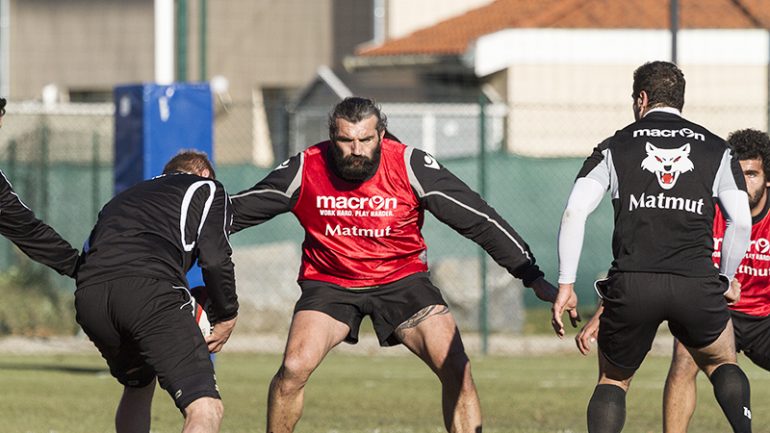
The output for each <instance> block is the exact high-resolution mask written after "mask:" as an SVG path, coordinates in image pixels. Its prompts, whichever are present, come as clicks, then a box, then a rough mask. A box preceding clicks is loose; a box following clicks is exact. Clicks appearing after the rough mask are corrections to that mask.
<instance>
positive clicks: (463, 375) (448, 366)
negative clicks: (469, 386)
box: [439, 351, 471, 384]
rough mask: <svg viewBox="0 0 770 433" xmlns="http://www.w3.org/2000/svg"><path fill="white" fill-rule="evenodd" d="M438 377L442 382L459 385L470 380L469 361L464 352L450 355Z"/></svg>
mask: <svg viewBox="0 0 770 433" xmlns="http://www.w3.org/2000/svg"><path fill="white" fill-rule="evenodd" d="M439 377H440V378H441V380H442V381H451V382H453V383H457V384H461V383H464V382H467V381H469V380H470V377H471V361H470V359H468V355H466V354H465V352H461V351H458V352H453V353H450V354H449V355H448V356H447V357H446V359H445V360H444V363H443V365H442V366H441V368H440V369H439Z"/></svg>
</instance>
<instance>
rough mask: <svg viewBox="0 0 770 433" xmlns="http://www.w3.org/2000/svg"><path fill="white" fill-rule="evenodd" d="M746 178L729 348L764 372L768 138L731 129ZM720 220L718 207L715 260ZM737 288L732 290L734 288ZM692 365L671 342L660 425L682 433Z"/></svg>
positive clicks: (769, 311) (688, 412) (690, 407)
mask: <svg viewBox="0 0 770 433" xmlns="http://www.w3.org/2000/svg"><path fill="white" fill-rule="evenodd" d="M727 141H728V143H729V144H730V146H731V147H732V148H733V150H734V152H735V154H736V155H737V157H738V160H739V161H740V164H741V169H742V170H743V176H744V177H745V178H746V189H747V190H748V193H749V206H750V207H751V217H752V224H753V225H752V228H751V244H750V246H749V250H748V251H747V253H746V256H745V257H744V258H743V261H742V262H741V265H740V267H739V268H738V272H737V273H736V274H735V279H736V280H738V282H739V283H740V289H738V288H737V287H734V288H733V292H734V295H733V299H738V296H739V297H740V299H739V300H738V301H737V302H734V303H733V304H732V305H731V306H730V315H731V317H732V321H733V327H734V330H735V349H736V350H737V351H738V352H743V353H744V354H745V355H746V356H747V357H748V358H749V359H751V360H752V361H753V362H754V364H756V365H758V366H760V367H762V368H764V369H765V370H768V371H770V252H769V251H768V249H769V248H770V241H768V239H770V216H768V209H770V200H768V192H767V189H768V187H770V138H768V135H767V134H766V133H764V132H760V131H756V130H753V129H743V130H739V131H735V132H733V133H732V134H730V136H729V137H728V138H727ZM724 230H725V222H724V216H723V215H722V213H721V212H718V213H717V216H716V218H714V255H713V258H714V260H715V261H716V262H717V263H718V262H719V257H720V251H721V247H722V245H721V241H722V237H723V235H724ZM736 289H737V290H736ZM697 374H698V366H697V365H696V364H695V361H694V360H693V358H692V356H690V354H689V353H688V352H687V350H686V349H685V348H684V346H682V344H681V343H679V341H675V342H674V357H673V359H672V360H671V368H670V369H669V372H668V378H667V379H666V388H665V391H664V394H663V430H664V432H665V433H678V432H686V431H687V426H688V424H689V422H690V418H691V417H692V414H693V412H695V400H696V398H695V397H696V388H695V377H696V376H697Z"/></svg>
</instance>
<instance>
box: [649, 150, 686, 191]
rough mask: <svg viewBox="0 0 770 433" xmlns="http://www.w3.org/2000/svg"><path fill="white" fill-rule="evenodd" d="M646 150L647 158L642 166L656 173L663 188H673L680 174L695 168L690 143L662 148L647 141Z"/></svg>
mask: <svg viewBox="0 0 770 433" xmlns="http://www.w3.org/2000/svg"><path fill="white" fill-rule="evenodd" d="M645 150H647V158H644V160H643V161H642V168H643V169H645V170H648V171H651V172H653V173H655V178H656V179H658V184H659V185H660V187H661V188H663V189H666V190H668V189H671V188H673V187H674V184H676V181H677V179H679V175H680V174H682V173H685V172H688V171H692V169H693V168H694V166H693V164H692V161H690V158H689V156H690V143H687V144H685V145H684V146H682V147H679V148H676V149H661V148H659V147H655V146H653V145H652V144H650V143H649V142H647V145H646V146H645Z"/></svg>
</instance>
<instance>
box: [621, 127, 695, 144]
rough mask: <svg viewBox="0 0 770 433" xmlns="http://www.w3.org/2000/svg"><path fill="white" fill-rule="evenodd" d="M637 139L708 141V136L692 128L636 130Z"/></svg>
mask: <svg viewBox="0 0 770 433" xmlns="http://www.w3.org/2000/svg"><path fill="white" fill-rule="evenodd" d="M633 135H634V138H636V137H665V138H676V137H682V138H688V139H692V140H700V141H706V136H705V135H704V134H701V133H700V132H695V131H693V130H692V129H690V128H682V129H637V130H634V134H633Z"/></svg>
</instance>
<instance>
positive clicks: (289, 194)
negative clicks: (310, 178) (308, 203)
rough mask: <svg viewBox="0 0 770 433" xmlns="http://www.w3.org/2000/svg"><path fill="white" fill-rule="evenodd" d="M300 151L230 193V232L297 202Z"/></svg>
mask: <svg viewBox="0 0 770 433" xmlns="http://www.w3.org/2000/svg"><path fill="white" fill-rule="evenodd" d="M303 163H304V160H303V155H302V153H300V154H297V155H295V156H293V157H291V158H290V159H288V160H286V161H284V162H283V163H282V164H281V165H279V166H278V167H276V168H275V169H273V171H271V172H270V174H268V175H267V176H266V177H265V178H264V179H262V180H261V181H259V183H257V184H256V185H254V186H253V187H251V188H249V189H247V190H245V191H241V192H239V193H238V194H234V195H232V196H230V199H231V200H232V204H233V225H232V233H236V232H239V231H241V230H243V229H245V228H248V227H251V226H255V225H258V224H262V223H263V222H265V221H268V220H269V219H271V218H273V217H274V216H276V215H279V214H282V213H285V212H289V211H291V209H292V208H293V207H294V205H295V204H296V203H297V199H298V197H299V191H300V186H301V180H302V166H303Z"/></svg>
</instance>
